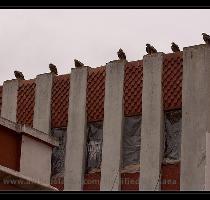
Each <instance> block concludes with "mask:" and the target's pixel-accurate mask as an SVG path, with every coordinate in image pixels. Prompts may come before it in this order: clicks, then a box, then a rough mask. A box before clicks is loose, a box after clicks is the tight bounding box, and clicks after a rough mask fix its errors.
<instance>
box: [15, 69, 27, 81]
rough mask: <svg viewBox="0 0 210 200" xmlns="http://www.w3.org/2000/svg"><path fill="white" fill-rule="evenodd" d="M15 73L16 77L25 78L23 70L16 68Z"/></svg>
mask: <svg viewBox="0 0 210 200" xmlns="http://www.w3.org/2000/svg"><path fill="white" fill-rule="evenodd" d="M14 74H15V78H16V79H20V80H25V78H24V75H23V73H22V72H20V71H16V70H15V71H14Z"/></svg>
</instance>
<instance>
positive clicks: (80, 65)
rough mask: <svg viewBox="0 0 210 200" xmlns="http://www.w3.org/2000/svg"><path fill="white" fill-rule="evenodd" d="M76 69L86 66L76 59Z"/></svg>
mask: <svg viewBox="0 0 210 200" xmlns="http://www.w3.org/2000/svg"><path fill="white" fill-rule="evenodd" d="M74 65H75V68H80V67H84V64H83V63H82V62H80V61H79V60H77V59H74Z"/></svg>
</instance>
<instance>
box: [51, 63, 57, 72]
mask: <svg viewBox="0 0 210 200" xmlns="http://www.w3.org/2000/svg"><path fill="white" fill-rule="evenodd" d="M49 69H50V72H51V73H52V74H55V75H58V70H57V67H56V66H55V65H53V64H52V63H50V64H49Z"/></svg>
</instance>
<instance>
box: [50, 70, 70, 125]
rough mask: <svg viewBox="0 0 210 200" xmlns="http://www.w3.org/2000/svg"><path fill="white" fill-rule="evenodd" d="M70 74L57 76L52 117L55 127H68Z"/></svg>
mask: <svg viewBox="0 0 210 200" xmlns="http://www.w3.org/2000/svg"><path fill="white" fill-rule="evenodd" d="M69 90H70V75H69V74H65V75H60V76H55V77H54V79H53V88H52V105H51V106H52V108H51V112H52V118H51V123H52V127H53V128H58V127H67V122H68V107H69Z"/></svg>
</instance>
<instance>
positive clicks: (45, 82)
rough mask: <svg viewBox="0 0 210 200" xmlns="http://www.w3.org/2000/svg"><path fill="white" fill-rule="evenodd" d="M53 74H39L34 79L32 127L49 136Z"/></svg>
mask: <svg viewBox="0 0 210 200" xmlns="http://www.w3.org/2000/svg"><path fill="white" fill-rule="evenodd" d="M53 76H54V75H53V74H52V73H46V74H40V75H38V76H37V77H36V91H35V107H34V118H33V127H34V128H35V129H37V130H39V131H42V132H44V133H47V134H49V133H50V130H51V95H52V83H53Z"/></svg>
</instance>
